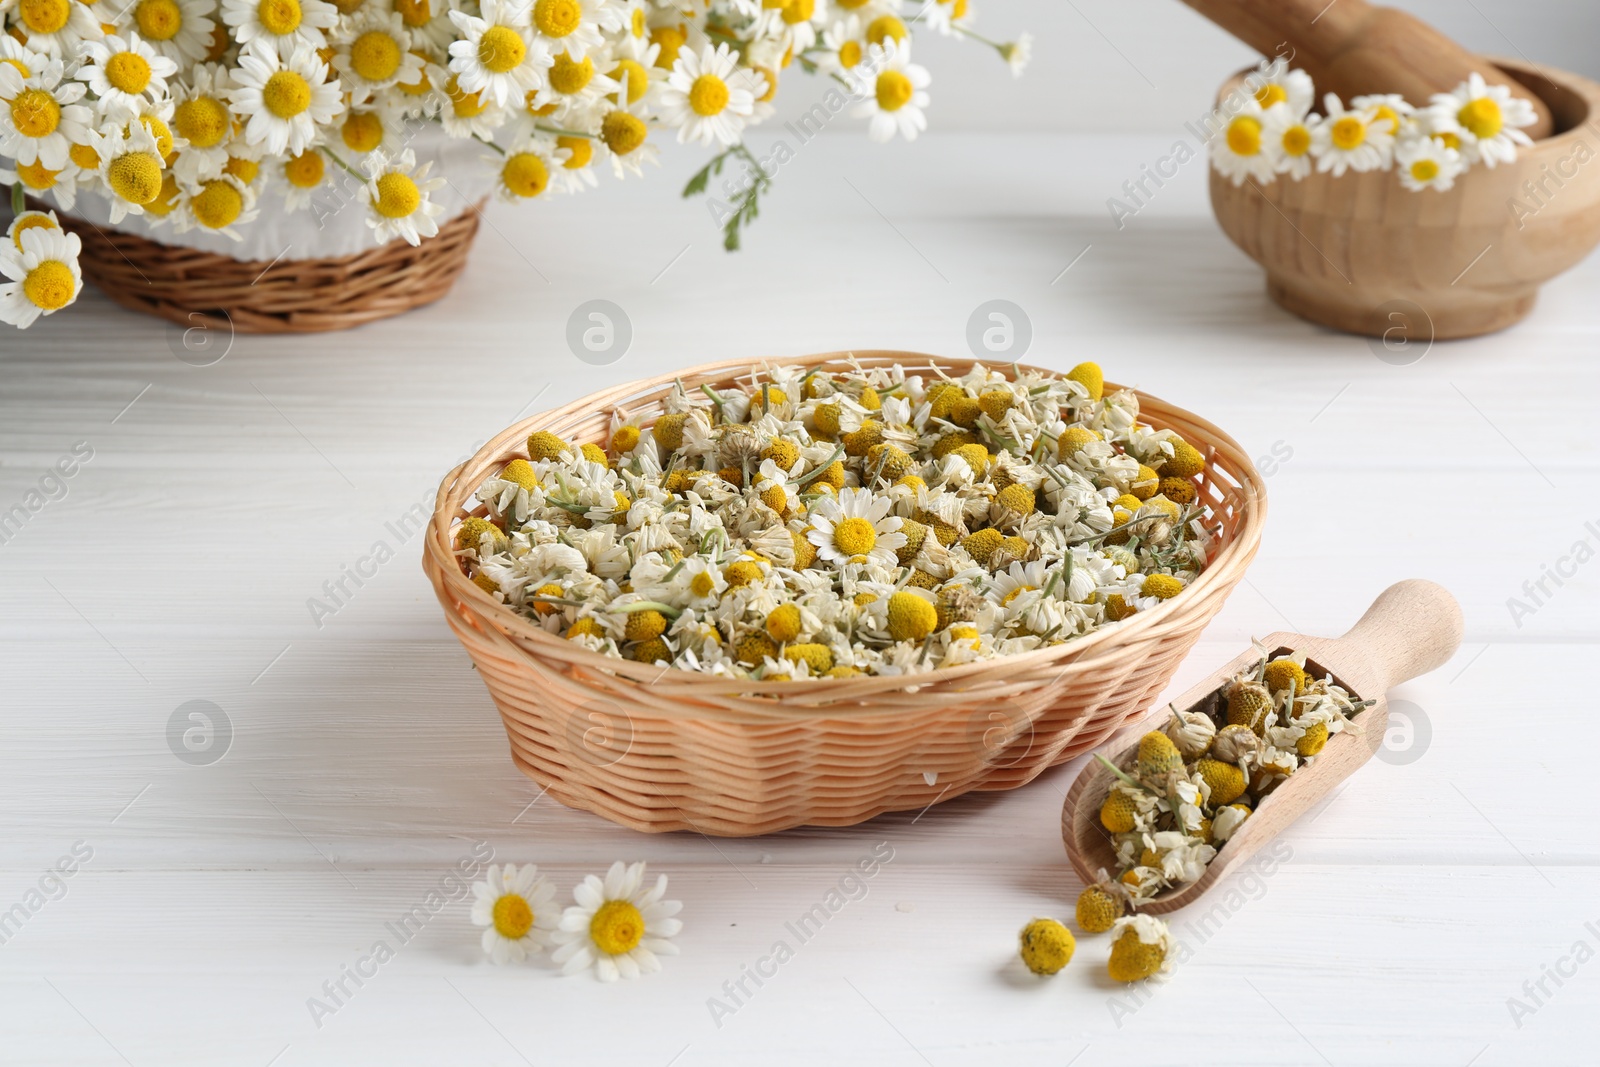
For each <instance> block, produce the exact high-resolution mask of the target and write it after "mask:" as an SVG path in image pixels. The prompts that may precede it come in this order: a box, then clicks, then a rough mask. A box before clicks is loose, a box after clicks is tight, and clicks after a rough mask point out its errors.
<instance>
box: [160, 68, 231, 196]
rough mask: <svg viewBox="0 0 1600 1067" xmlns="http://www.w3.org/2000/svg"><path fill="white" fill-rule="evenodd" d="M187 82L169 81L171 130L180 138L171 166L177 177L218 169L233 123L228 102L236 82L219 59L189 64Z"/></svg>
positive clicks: (189, 176) (226, 151)
mask: <svg viewBox="0 0 1600 1067" xmlns="http://www.w3.org/2000/svg"><path fill="white" fill-rule="evenodd" d="M187 82H188V84H185V83H184V81H182V80H180V81H177V82H174V83H173V92H172V105H173V109H172V121H171V126H172V132H173V133H174V134H175V135H176V136H178V137H180V138H182V139H183V142H184V146H183V151H182V153H180V154H179V156H178V159H177V161H176V163H174V165H173V166H174V169H175V170H176V171H177V172H178V174H179V176H180V177H185V178H194V177H198V176H199V175H200V174H201V173H212V172H215V171H219V170H221V168H222V164H223V163H224V162H226V161H227V155H228V142H229V141H230V140H231V139H232V138H233V136H234V130H235V128H236V125H237V123H236V120H235V117H234V113H233V108H232V106H231V105H230V103H229V101H230V100H231V99H232V96H233V91H234V89H235V88H236V85H235V83H234V80H233V73H232V71H231V70H230V69H229V68H228V67H225V66H223V65H222V64H220V63H203V64H199V65H197V66H195V67H192V68H191V69H190V72H189V77H188V79H187Z"/></svg>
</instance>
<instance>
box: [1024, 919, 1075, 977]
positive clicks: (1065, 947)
mask: <svg viewBox="0 0 1600 1067" xmlns="http://www.w3.org/2000/svg"><path fill="white" fill-rule="evenodd" d="M1017 940H1018V942H1019V946H1020V947H1019V953H1020V955H1021V956H1022V962H1023V963H1025V964H1026V965H1027V967H1028V970H1030V971H1032V972H1033V973H1034V974H1037V975H1048V974H1055V973H1056V972H1057V971H1059V970H1061V968H1063V967H1065V966H1066V965H1067V964H1068V963H1071V962H1072V954H1073V952H1074V951H1076V950H1077V947H1078V942H1077V940H1076V939H1075V938H1074V937H1073V936H1072V931H1071V930H1068V929H1067V928H1066V927H1065V926H1063V925H1062V924H1061V923H1059V922H1057V921H1056V920H1055V919H1034V920H1033V921H1032V922H1030V923H1029V924H1028V925H1027V926H1024V927H1023V928H1022V932H1021V933H1020V934H1019V935H1018V936H1017Z"/></svg>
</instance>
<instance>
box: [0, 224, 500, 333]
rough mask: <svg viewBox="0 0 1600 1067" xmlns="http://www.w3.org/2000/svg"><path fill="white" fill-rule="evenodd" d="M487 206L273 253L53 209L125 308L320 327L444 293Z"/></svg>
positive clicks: (338, 326)
mask: <svg viewBox="0 0 1600 1067" xmlns="http://www.w3.org/2000/svg"><path fill="white" fill-rule="evenodd" d="M29 206H30V207H33V208H37V209H41V210H43V209H48V208H49V205H42V204H39V203H30V204H29ZM481 208H482V205H481V204H479V205H476V206H474V207H472V208H469V209H468V210H466V211H463V212H462V213H461V214H459V215H457V216H456V217H455V218H453V219H451V220H450V221H449V222H446V223H445V224H444V225H443V226H440V227H439V232H438V234H437V235H436V236H434V237H429V238H426V239H425V240H423V242H422V243H421V244H420V245H416V246H412V245H409V244H407V243H406V242H405V241H402V240H399V239H396V240H393V241H390V242H388V243H387V244H383V245H380V246H378V247H376V248H370V249H368V250H366V251H364V252H358V253H356V254H355V255H350V256H338V257H331V258H325V259H285V260H281V261H271V262H268V261H258V260H242V259H234V258H232V257H231V256H224V255H218V254H217V253H215V252H206V251H202V250H201V249H197V248H185V247H182V246H179V245H167V244H162V243H161V242H160V241H152V240H150V239H149V238H148V237H141V236H140V235H138V234H135V233H126V232H124V231H121V230H115V229H108V228H106V227H104V226H97V225H95V224H94V223H93V222H89V221H88V220H86V219H80V218H76V217H74V216H72V215H70V214H67V213H66V212H62V211H57V215H58V216H59V217H60V219H61V224H62V226H64V227H66V228H67V229H68V230H71V231H72V232H73V233H75V234H77V235H78V237H79V239H80V240H82V242H83V254H82V256H81V257H80V258H79V263H80V265H81V266H82V268H83V276H84V277H85V278H87V279H88V280H89V281H91V282H93V283H94V284H95V285H97V286H98V287H99V288H100V290H101V291H102V292H104V293H105V294H106V295H107V296H108V297H110V298H111V299H112V300H114V301H115V302H116V303H118V304H121V305H122V306H123V307H125V308H131V309H132V310H134V311H142V312H144V313H145V314H147V315H155V316H157V317H158V318H163V319H169V320H171V321H172V322H176V323H178V324H179V325H182V326H203V327H207V328H211V329H226V328H227V327H229V326H230V325H231V327H232V328H233V329H234V330H236V331H237V332H239V333H322V332H325V331H328V330H347V329H349V328H350V327H352V326H360V325H362V324H363V323H367V322H372V321H374V320H377V319H385V318H389V317H390V316H392V315H399V314H401V313H402V312H406V311H410V310H411V309H412V308H415V307H421V306H422V305H424V304H431V303H433V302H434V301H435V300H438V299H439V298H440V297H442V296H444V295H445V294H446V293H448V292H449V291H450V287H451V286H452V285H453V284H455V280H456V277H457V276H458V275H459V274H460V273H461V271H462V268H464V267H465V266H466V264H467V252H468V251H469V250H470V249H471V248H472V239H473V237H474V236H475V235H476V234H477V232H478V217H479V214H480V211H481Z"/></svg>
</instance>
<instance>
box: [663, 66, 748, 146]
mask: <svg viewBox="0 0 1600 1067" xmlns="http://www.w3.org/2000/svg"><path fill="white" fill-rule="evenodd" d="M765 91H766V79H765V78H763V77H762V75H760V74H758V73H756V72H755V71H753V70H748V69H742V68H740V67H739V57H738V53H736V52H734V51H733V50H732V49H730V48H729V47H728V46H727V45H726V44H721V45H717V46H716V47H715V48H713V47H712V46H711V45H710V44H707V45H706V46H705V47H704V48H702V49H701V50H700V51H699V52H695V51H693V50H692V49H688V48H685V49H683V50H682V51H681V52H679V53H678V62H677V63H676V64H675V65H674V66H673V68H672V74H671V76H669V77H668V78H667V85H666V89H665V90H663V92H662V94H661V116H662V119H663V120H664V121H665V122H666V123H668V124H669V125H672V126H676V127H677V128H678V141H679V143H680V144H682V143H686V142H689V141H694V142H696V143H697V144H703V145H712V144H719V145H731V144H734V143H735V142H737V141H738V140H739V135H740V133H741V132H742V131H743V129H744V124H745V121H746V120H747V119H748V118H749V116H750V112H751V110H752V109H753V108H754V106H755V101H756V97H758V96H760V95H761V94H762V93H763V92H765Z"/></svg>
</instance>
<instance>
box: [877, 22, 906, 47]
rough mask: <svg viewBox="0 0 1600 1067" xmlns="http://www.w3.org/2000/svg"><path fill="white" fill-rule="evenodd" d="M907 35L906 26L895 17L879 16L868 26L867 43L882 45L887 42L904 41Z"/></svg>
mask: <svg viewBox="0 0 1600 1067" xmlns="http://www.w3.org/2000/svg"><path fill="white" fill-rule="evenodd" d="M906 33H907V30H906V24H905V23H904V22H901V21H900V20H899V19H897V18H895V17H894V16H893V15H879V16H878V17H877V18H875V19H873V20H872V21H871V22H869V23H868V24H867V41H868V42H870V43H871V44H882V43H883V42H884V41H886V40H890V41H903V40H905V39H906Z"/></svg>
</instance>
